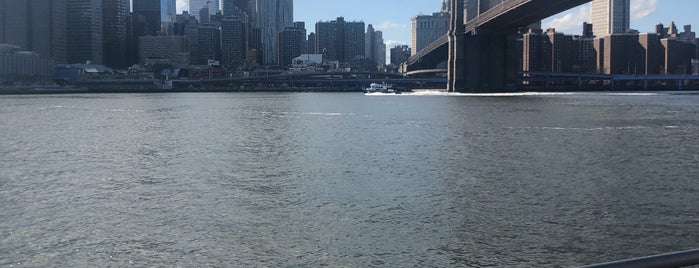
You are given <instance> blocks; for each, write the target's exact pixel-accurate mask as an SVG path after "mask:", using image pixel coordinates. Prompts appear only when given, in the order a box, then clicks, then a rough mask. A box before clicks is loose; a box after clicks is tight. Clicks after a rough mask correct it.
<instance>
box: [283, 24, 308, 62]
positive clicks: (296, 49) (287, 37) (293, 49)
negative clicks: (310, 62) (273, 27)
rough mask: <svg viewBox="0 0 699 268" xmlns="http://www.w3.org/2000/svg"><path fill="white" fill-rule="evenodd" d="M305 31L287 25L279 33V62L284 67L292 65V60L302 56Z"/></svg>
mask: <svg viewBox="0 0 699 268" xmlns="http://www.w3.org/2000/svg"><path fill="white" fill-rule="evenodd" d="M304 35H305V34H304V31H302V30H301V29H297V28H294V27H287V28H286V29H284V30H283V31H281V32H279V34H278V35H277V44H279V45H278V50H279V51H278V53H277V55H278V57H279V59H278V60H277V62H278V64H279V65H280V66H282V67H288V66H291V63H292V60H293V59H294V58H296V57H298V56H301V49H302V48H303V41H304V39H305V37H304Z"/></svg>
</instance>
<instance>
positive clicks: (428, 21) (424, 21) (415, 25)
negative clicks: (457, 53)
mask: <svg viewBox="0 0 699 268" xmlns="http://www.w3.org/2000/svg"><path fill="white" fill-rule="evenodd" d="M449 20H450V15H449V13H444V12H439V13H433V14H432V15H419V16H415V17H413V18H412V19H411V21H412V48H413V54H415V53H417V52H418V51H420V50H422V49H423V48H425V47H426V46H427V45H429V44H430V43H432V42H434V41H435V40H437V39H439V38H440V37H442V36H444V35H445V34H447V33H448V32H449Z"/></svg>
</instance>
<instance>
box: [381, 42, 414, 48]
mask: <svg viewBox="0 0 699 268" xmlns="http://www.w3.org/2000/svg"><path fill="white" fill-rule="evenodd" d="M384 43H386V48H387V49H391V48H394V47H396V46H402V45H407V44H408V43H406V42H403V41H397V40H386V41H384Z"/></svg>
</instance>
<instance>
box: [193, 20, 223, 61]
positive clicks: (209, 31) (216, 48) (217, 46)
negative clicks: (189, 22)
mask: <svg viewBox="0 0 699 268" xmlns="http://www.w3.org/2000/svg"><path fill="white" fill-rule="evenodd" d="M198 34H199V63H200V64H205V63H207V62H208V61H209V60H215V61H218V60H220V59H221V31H220V30H219V29H218V27H213V26H207V25H203V26H199V32H198Z"/></svg>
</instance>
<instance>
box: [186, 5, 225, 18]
mask: <svg viewBox="0 0 699 268" xmlns="http://www.w3.org/2000/svg"><path fill="white" fill-rule="evenodd" d="M204 7H208V8H209V15H214V14H216V11H218V10H219V9H220V8H219V0H189V13H190V14H192V15H194V16H195V17H196V18H197V20H199V22H201V16H200V15H199V11H200V10H201V9H202V8H204Z"/></svg>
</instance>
